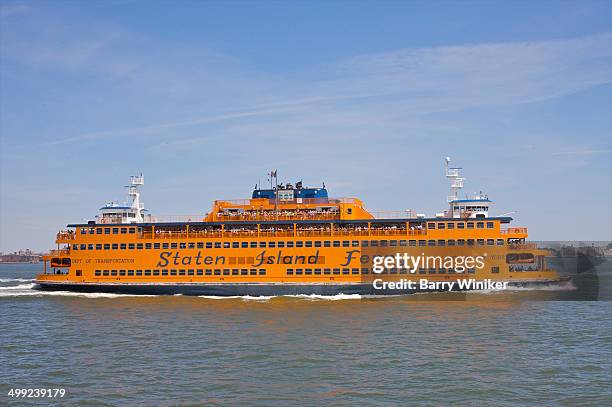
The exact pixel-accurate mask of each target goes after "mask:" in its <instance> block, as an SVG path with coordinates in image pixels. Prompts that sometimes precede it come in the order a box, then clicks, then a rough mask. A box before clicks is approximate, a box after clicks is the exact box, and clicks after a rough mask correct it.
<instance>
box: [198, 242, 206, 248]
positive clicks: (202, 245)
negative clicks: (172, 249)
mask: <svg viewBox="0 0 612 407" xmlns="http://www.w3.org/2000/svg"><path fill="white" fill-rule="evenodd" d="M196 246H197V247H198V249H203V248H204V242H198V243H197V244H196Z"/></svg>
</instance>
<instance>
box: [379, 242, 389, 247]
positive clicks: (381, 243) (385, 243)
mask: <svg viewBox="0 0 612 407" xmlns="http://www.w3.org/2000/svg"><path fill="white" fill-rule="evenodd" d="M387 244H388V242H387V241H386V240H381V241H380V245H381V246H382V247H387Z"/></svg>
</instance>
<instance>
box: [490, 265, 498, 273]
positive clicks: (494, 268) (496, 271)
mask: <svg viewBox="0 0 612 407" xmlns="http://www.w3.org/2000/svg"><path fill="white" fill-rule="evenodd" d="M491 273H499V267H497V266H494V267H491Z"/></svg>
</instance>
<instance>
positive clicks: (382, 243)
mask: <svg viewBox="0 0 612 407" xmlns="http://www.w3.org/2000/svg"><path fill="white" fill-rule="evenodd" d="M359 244H360V242H359V241H358V240H353V241H350V240H343V241H340V240H334V241H329V240H325V241H320V240H317V241H314V242H313V241H310V240H308V241H305V242H303V241H297V242H292V241H288V242H206V243H204V242H197V243H195V242H194V243H112V244H111V243H104V244H101V243H97V244H91V243H90V244H76V243H75V244H73V245H72V249H73V250H111V249H112V250H118V249H121V250H126V249H128V250H142V249H196V248H197V249H204V248H206V249H212V248H215V249H221V248H224V249H229V248H233V249H239V248H243V249H248V248H251V249H253V248H269V249H274V248H285V247H288V248H293V247H359ZM475 244H477V245H479V246H484V245H485V244H486V245H487V246H494V245H496V244H497V245H498V246H503V244H504V239H497V240H496V239H457V240H455V239H450V240H442V239H440V240H364V241H362V242H361V246H363V247H386V246H391V247H393V246H412V247H415V246H465V245H468V246H474V245H475Z"/></svg>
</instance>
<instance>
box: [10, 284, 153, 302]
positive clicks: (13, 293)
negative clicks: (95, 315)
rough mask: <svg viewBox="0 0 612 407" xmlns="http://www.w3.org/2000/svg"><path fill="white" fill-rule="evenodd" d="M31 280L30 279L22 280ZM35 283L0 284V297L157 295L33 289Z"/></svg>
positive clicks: (119, 296)
mask: <svg viewBox="0 0 612 407" xmlns="http://www.w3.org/2000/svg"><path fill="white" fill-rule="evenodd" d="M24 281H31V280H24ZM34 286H35V284H34V283H30V284H19V285H12V286H0V297H34V296H40V297H81V298H121V297H157V295H132V294H111V293H79V292H73V291H40V290H35V289H34Z"/></svg>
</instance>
